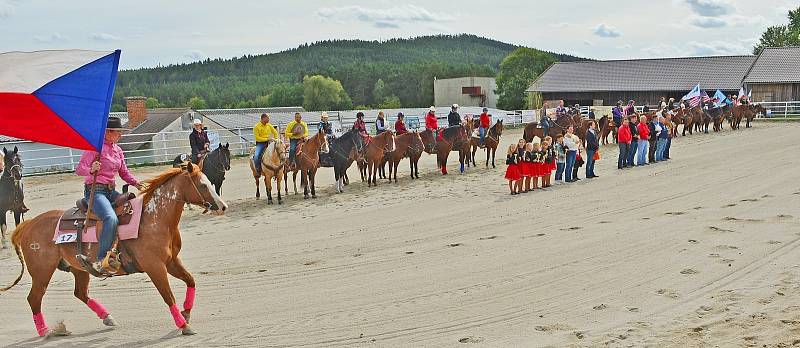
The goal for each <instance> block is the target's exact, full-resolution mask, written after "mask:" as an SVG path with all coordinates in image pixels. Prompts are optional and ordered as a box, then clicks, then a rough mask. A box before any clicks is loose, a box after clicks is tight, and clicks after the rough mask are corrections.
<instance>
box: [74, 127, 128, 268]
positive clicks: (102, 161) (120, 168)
mask: <svg viewBox="0 0 800 348" xmlns="http://www.w3.org/2000/svg"><path fill="white" fill-rule="evenodd" d="M125 130H127V129H126V128H123V127H122V121H121V120H120V119H119V117H113V116H112V117H109V118H108V124H107V126H106V138H105V141H104V142H103V149H102V151H101V152H100V154H99V156H98V153H97V152H95V151H86V152H84V153H83V156H81V161H80V163H79V164H78V167H77V168H75V173H76V174H78V175H80V176H84V177H86V180H84V183H85V186H84V196H85V197H86V199H87V200H88V199H89V195H90V194H91V189H92V182H93V176H94V174H95V173H97V181H96V183H95V184H94V205H93V207H92V209H93V213H94V214H95V215H97V217H98V218H100V219H102V221H103V226H102V229H101V231H100V238H99V242H100V245H99V247H98V249H97V260H96V261H95V262H94V263H93V264H92V267H93V268H94V269H95V270H96V271H98V272H99V273H107V272H106V271H105V270H103V267H102V264H101V262H102V260H103V258H105V257H106V254H107V253H108V251H109V249H111V244H112V243H113V242H114V235H115V234H116V231H117V225H118V224H119V221H118V219H117V215H116V214H115V213H114V208H113V207H112V206H111V202H113V201H114V200H115V199H116V198H117V197H118V196H119V195H120V193H119V192H117V191H116V190H115V183H116V175H117V174H118V173H119V176H120V177H121V178H122V180H124V181H125V182H127V183H128V184H131V185H133V186H136V188H138V189H139V190H141V189H142V188H143V186H142V183H141V182H139V180H136V178H135V177H133V175H132V174H131V172H130V171H128V166H127V165H126V164H125V154H123V153H122V149H121V148H120V147H119V145H117V142H119V139H120V138H121V137H122V132H123V131H125ZM81 256H83V255H81ZM84 257H85V256H84ZM85 261H88V259H87V260H85Z"/></svg>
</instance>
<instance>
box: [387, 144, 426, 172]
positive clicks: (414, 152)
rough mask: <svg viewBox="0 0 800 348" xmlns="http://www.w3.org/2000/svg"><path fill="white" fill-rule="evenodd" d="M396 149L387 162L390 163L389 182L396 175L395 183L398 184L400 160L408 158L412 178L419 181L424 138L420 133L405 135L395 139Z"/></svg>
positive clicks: (389, 155)
mask: <svg viewBox="0 0 800 348" xmlns="http://www.w3.org/2000/svg"><path fill="white" fill-rule="evenodd" d="M394 144H395V149H394V151H392V152H389V153H388V156H387V162H388V163H389V180H391V179H392V173H394V182H397V166H398V165H399V164H400V160H402V159H403V158H406V157H408V161H409V166H410V167H411V178H412V179H414V178H415V177H416V178H417V179H419V158H420V156H422V151H423V148H424V147H425V146H424V145H423V144H422V138H420V136H419V133H417V132H413V133H405V134H401V135H398V136H396V137H394Z"/></svg>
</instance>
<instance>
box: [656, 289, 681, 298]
mask: <svg viewBox="0 0 800 348" xmlns="http://www.w3.org/2000/svg"><path fill="white" fill-rule="evenodd" d="M656 294H657V295H661V296H666V297H669V298H672V299H676V298H679V297H681V295H679V294H678V293H677V292H675V290H670V289H658V290H656Z"/></svg>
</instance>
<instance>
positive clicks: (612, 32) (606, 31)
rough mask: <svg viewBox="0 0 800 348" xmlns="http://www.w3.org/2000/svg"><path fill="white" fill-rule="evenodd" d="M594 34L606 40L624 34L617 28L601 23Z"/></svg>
mask: <svg viewBox="0 0 800 348" xmlns="http://www.w3.org/2000/svg"><path fill="white" fill-rule="evenodd" d="M594 34H595V35H597V36H599V37H605V38H611V37H620V36H622V32H620V31H619V30H618V29H617V28H614V27H612V26H610V25H606V24H605V23H600V25H598V26H597V27H596V28H594Z"/></svg>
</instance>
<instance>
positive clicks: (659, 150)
mask: <svg viewBox="0 0 800 348" xmlns="http://www.w3.org/2000/svg"><path fill="white" fill-rule="evenodd" d="M666 147H667V139H658V142H656V161H663V160H664V149H666Z"/></svg>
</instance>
